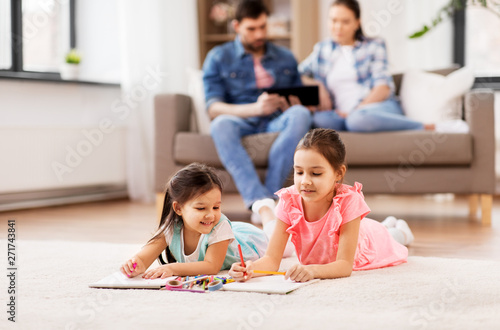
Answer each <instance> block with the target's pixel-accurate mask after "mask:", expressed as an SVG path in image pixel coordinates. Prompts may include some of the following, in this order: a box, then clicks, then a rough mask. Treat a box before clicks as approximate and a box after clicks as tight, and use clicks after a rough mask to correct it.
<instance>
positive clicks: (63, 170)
mask: <svg viewBox="0 0 500 330" xmlns="http://www.w3.org/2000/svg"><path fill="white" fill-rule="evenodd" d="M120 97H121V93H120V88H119V87H117V86H99V85H84V84H75V83H50V82H40V81H18V80H0V136H1V141H2V143H1V145H0V154H1V155H2V160H3V161H2V163H1V164H0V193H9V192H10V193H12V192H20V191H34V190H47V189H56V188H67V187H75V186H89V185H93V184H100V185H104V184H125V161H124V160H125V134H124V133H125V130H124V123H123V122H122V120H121V119H120V117H119V115H118V114H117V113H114V112H113V111H112V109H113V104H114V102H116V101H117V100H119V99H120ZM103 124H104V126H103ZM100 126H101V127H100ZM70 154H72V155H70ZM55 163H59V164H60V165H61V166H62V167H57V168H58V169H59V170H55V167H54V165H55Z"/></svg>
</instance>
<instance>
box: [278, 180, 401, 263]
mask: <svg viewBox="0 0 500 330" xmlns="http://www.w3.org/2000/svg"><path fill="white" fill-rule="evenodd" d="M361 188H362V185H361V184H360V183H358V182H356V183H354V186H353V187H351V186H348V185H345V184H344V185H342V186H341V187H340V188H339V190H338V192H337V195H336V196H335V197H334V198H333V202H332V205H331V206H330V208H329V209H328V211H327V212H326V214H325V215H324V216H323V217H322V218H321V219H319V220H318V221H314V222H309V221H307V220H306V219H305V217H304V210H303V208H302V197H301V196H300V194H299V192H298V191H297V190H296V189H295V187H294V186H291V187H288V188H283V189H281V190H280V191H278V192H277V193H276V195H278V196H279V197H280V201H279V203H278V206H277V207H276V215H277V216H278V218H279V219H280V220H281V221H283V222H284V223H286V224H287V225H289V226H290V227H288V229H287V232H288V233H289V234H290V235H291V240H292V243H293V244H294V245H295V250H296V252H297V256H298V258H299V261H300V263H301V264H303V265H310V264H327V263H331V262H333V261H335V260H336V258H337V250H338V245H339V233H340V226H341V225H343V224H345V223H347V222H349V221H351V220H354V219H356V218H358V217H361V219H362V220H361V222H360V227H359V238H358V247H357V249H356V255H355V257H354V264H353V270H367V269H375V268H381V267H387V266H395V265H398V264H401V263H403V262H406V259H407V257H408V249H407V248H406V247H405V246H404V245H401V244H399V243H398V242H396V241H395V240H394V239H393V238H392V236H391V234H390V233H389V231H388V230H387V229H386V228H385V227H384V225H382V224H381V223H380V222H378V221H375V220H372V219H369V218H365V216H366V215H367V214H368V213H369V212H370V209H369V208H368V205H366V203H365V200H364V197H363V193H362V192H361Z"/></svg>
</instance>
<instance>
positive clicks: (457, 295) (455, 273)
mask: <svg viewBox="0 0 500 330" xmlns="http://www.w3.org/2000/svg"><path fill="white" fill-rule="evenodd" d="M6 245H7V244H6V243H5V240H3V241H2V250H3V251H4V252H3V253H1V255H2V257H1V258H0V260H1V261H0V262H1V264H2V265H7V260H6V255H7V252H6V250H7V247H6ZM138 248H140V245H130V244H128V245H127V244H107V243H85V242H62V241H18V244H17V251H16V253H17V257H18V277H17V283H16V287H17V296H16V303H17V305H16V324H15V325H16V328H18V329H181V328H182V329H499V328H500V263H498V262H494V261H478V260H461V259H443V258H424V257H411V258H410V259H409V262H408V263H407V264H403V265H400V266H396V267H392V268H386V269H379V270H373V271H364V272H355V273H353V275H352V276H351V277H349V278H344V279H336V280H324V281H321V282H320V283H317V284H312V285H310V286H307V287H304V288H302V289H299V290H297V291H295V292H293V293H291V294H289V295H286V296H279V295H265V294H258V293H238V292H221V291H219V292H214V293H210V294H206V295H199V294H192V293H186V292H168V291H156V290H109V289H90V288H88V286H87V285H88V283H91V282H94V281H96V280H99V279H101V278H102V277H104V276H106V275H108V274H110V273H112V272H114V271H116V270H117V269H118V267H119V265H120V264H121V262H122V261H123V260H125V259H126V258H128V257H129V256H131V255H132V254H133V253H134V252H135V251H137V249H138ZM288 261H291V260H288ZM4 267H5V268H7V266H4ZM0 283H1V289H0V292H1V294H0V296H1V297H2V299H1V305H2V306H3V307H2V308H3V311H2V312H1V313H0V315H2V316H1V320H0V328H1V329H10V328H13V324H12V323H11V322H9V321H7V317H8V314H7V313H6V311H7V306H6V301H7V299H6V298H8V294H7V287H8V279H7V277H6V276H2V280H1V281H0Z"/></svg>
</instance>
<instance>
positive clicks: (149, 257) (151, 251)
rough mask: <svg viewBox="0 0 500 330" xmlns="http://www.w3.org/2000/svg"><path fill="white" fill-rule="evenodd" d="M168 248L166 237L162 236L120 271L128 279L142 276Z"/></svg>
mask: <svg viewBox="0 0 500 330" xmlns="http://www.w3.org/2000/svg"><path fill="white" fill-rule="evenodd" d="M166 248H167V242H166V241H165V236H164V235H160V236H159V237H158V238H157V239H155V240H154V241H151V242H149V243H148V244H146V245H145V246H144V247H143V248H142V249H141V251H139V252H138V253H137V254H136V255H135V256H133V257H132V258H130V259H129V260H127V261H126V262H125V263H124V264H123V265H122V266H121V268H120V270H121V271H122V273H123V274H125V275H127V276H128V277H134V276H136V275H139V274H142V273H144V272H145V271H146V269H148V267H149V266H151V264H152V263H153V261H155V260H156V258H158V256H159V255H160V253H162V252H163V250H165V249H166ZM134 265H135V267H134Z"/></svg>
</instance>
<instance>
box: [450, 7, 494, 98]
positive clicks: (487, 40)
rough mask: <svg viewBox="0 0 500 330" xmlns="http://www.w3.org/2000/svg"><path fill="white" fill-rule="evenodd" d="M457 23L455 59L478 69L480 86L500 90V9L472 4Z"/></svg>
mask: <svg viewBox="0 0 500 330" xmlns="http://www.w3.org/2000/svg"><path fill="white" fill-rule="evenodd" d="M492 3H493V4H495V3H494V2H492ZM492 6H493V5H492ZM499 8H500V6H499ZM454 24H455V28H454V29H455V62H456V63H458V64H461V65H468V66H470V67H472V68H473V69H474V72H475V74H476V83H475V86H476V87H484V88H492V89H496V90H500V57H499V56H498V54H499V53H500V13H499V12H492V11H491V10H489V9H486V8H484V7H482V6H478V5H476V6H474V5H468V6H466V8H465V12H464V11H459V12H457V13H456V14H455V17H454Z"/></svg>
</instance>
